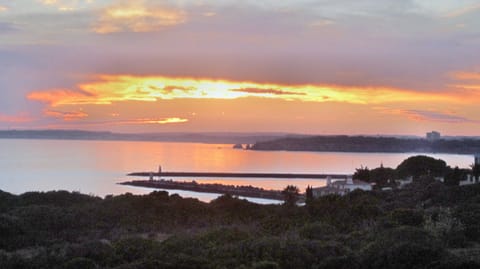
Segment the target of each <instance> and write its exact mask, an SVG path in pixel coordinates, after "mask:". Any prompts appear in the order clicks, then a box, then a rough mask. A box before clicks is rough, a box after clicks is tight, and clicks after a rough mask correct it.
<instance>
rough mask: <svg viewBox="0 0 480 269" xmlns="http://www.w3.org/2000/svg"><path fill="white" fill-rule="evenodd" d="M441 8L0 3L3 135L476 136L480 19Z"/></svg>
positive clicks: (464, 5)
mask: <svg viewBox="0 0 480 269" xmlns="http://www.w3.org/2000/svg"><path fill="white" fill-rule="evenodd" d="M435 3H436V4H435V5H433V4H431V3H427V2H422V1H412V2H411V3H410V4H409V5H408V7H407V6H406V5H402V4H400V3H396V2H395V3H393V2H392V3H389V4H387V3H385V2H382V1H377V0H368V1H367V2H365V3H364V4H358V5H357V4H351V5H350V4H346V3H341V2H335V1H326V2H325V3H323V4H322V5H319V4H310V5H306V4H305V3H303V2H302V1H300V2H296V1H287V2H285V3H281V4H280V3H278V2H277V1H270V0H269V1H266V2H264V3H262V4H259V3H254V2H249V3H241V4H239V3H233V2H230V1H226V2H223V1H222V3H219V2H217V1H204V2H202V3H197V2H195V1H182V2H181V3H180V2H177V3H176V2H158V1H150V0H133V1H123V0H122V1H110V0H106V1H92V0H82V1H63V0H58V1H50V0H49V1H37V0H33V1H29V0H18V1H15V4H13V2H11V1H1V0H0V39H1V40H2V43H1V44H2V45H0V57H1V59H2V63H3V62H4V63H5V64H2V66H1V70H0V71H2V72H1V73H2V75H3V76H1V77H0V90H1V91H2V98H1V99H0V115H3V116H1V117H0V128H3V129H5V128H22V129H23V128H25V129H36V128H66V129H90V130H108V131H122V132H144V131H145V132H147V131H148V132H162V131H172V132H173V131H181V132H210V131H221V132H225V131H237V132H294V133H309V134H405V135H410V134H416V135H423V134H424V133H425V132H427V131H431V130H438V131H440V132H442V133H444V134H452V135H475V134H477V132H478V131H477V130H478V126H477V125H478V123H479V122H480V110H479V109H478V103H479V102H480V91H479V90H480V69H479V68H480V66H479V65H478V63H480V58H479V57H480V56H478V55H479V54H478V47H479V46H480V43H479V40H478V38H475V36H477V35H476V34H477V33H478V29H480V20H479V19H478V18H480V17H479V16H478V15H479V12H480V9H479V8H478V3H476V2H475V1H470V0H465V1H464V0H462V1H458V2H455V3H454V2H451V1H450V2H449V1H443V0H442V1H436V2H435ZM372 18H376V19H375V20H373V19H372ZM379 19H381V20H382V22H383V23H382V24H378V20H379ZM392 29H395V31H392Z"/></svg>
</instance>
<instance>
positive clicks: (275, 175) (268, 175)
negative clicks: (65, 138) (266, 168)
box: [128, 172, 352, 179]
mask: <svg viewBox="0 0 480 269" xmlns="http://www.w3.org/2000/svg"><path fill="white" fill-rule="evenodd" d="M128 176H136V177H194V178H202V177H203V178H208V177H224V178H232V177H236V178H242V177H243V178H311V179H326V178H328V177H330V178H331V179H346V178H347V177H349V176H352V175H351V174H350V175H347V174H296V173H227V172H134V173H130V174H128Z"/></svg>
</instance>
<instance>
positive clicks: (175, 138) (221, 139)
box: [0, 130, 301, 144]
mask: <svg viewBox="0 0 480 269" xmlns="http://www.w3.org/2000/svg"><path fill="white" fill-rule="evenodd" d="M287 135H288V136H292V135H291V134H285V133H273V132H272V133H237V132H198V133H193V132H163V133H114V132H94V131H82V130H0V139H55V140H98V141H148V142H191V143H206V144H253V143H255V142H259V141H268V140H272V139H276V138H281V137H285V136H287ZM293 136H296V137H297V136H298V137H300V136H301V135H293Z"/></svg>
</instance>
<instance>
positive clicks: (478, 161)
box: [475, 154, 480, 165]
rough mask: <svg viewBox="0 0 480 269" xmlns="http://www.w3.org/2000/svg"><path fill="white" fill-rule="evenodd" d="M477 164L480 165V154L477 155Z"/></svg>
mask: <svg viewBox="0 0 480 269" xmlns="http://www.w3.org/2000/svg"><path fill="white" fill-rule="evenodd" d="M475 164H478V165H480V154H476V155H475Z"/></svg>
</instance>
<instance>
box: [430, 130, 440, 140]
mask: <svg viewBox="0 0 480 269" xmlns="http://www.w3.org/2000/svg"><path fill="white" fill-rule="evenodd" d="M427 139H428V140H430V141H435V140H438V139H440V133H439V132H437V131H431V132H429V133H427Z"/></svg>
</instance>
